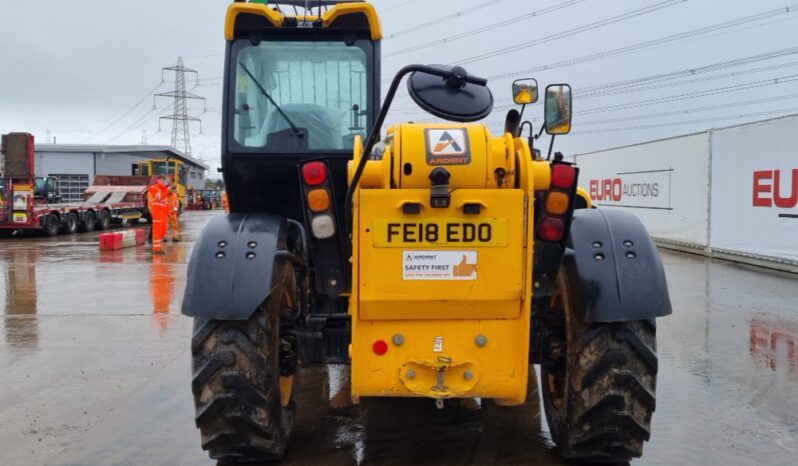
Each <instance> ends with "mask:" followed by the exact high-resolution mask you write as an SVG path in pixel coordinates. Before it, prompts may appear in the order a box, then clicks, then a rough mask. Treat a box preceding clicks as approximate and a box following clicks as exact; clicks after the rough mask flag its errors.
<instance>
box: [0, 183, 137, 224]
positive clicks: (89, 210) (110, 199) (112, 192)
mask: <svg viewBox="0 0 798 466" xmlns="http://www.w3.org/2000/svg"><path fill="white" fill-rule="evenodd" d="M6 184H7V187H6V189H5V190H4V191H5V192H20V191H22V192H26V191H29V190H26V189H25V188H26V186H25V185H19V184H17V185H15V186H13V185H11V183H8V182H7V183H6ZM9 185H10V186H9ZM9 188H11V189H9ZM20 188H21V189H20ZM146 191H147V186H146V185H144V186H98V185H95V186H91V187H90V188H89V189H88V190H87V191H86V193H87V196H88V198H87V199H86V200H85V201H83V202H79V203H43V202H38V201H34V200H31V199H30V198H27V197H28V196H27V195H23V196H24V198H27V199H24V198H23V196H18V197H16V198H14V199H10V200H9V201H10V202H8V204H9V205H7V206H4V207H5V208H3V209H2V211H0V230H39V231H41V232H43V233H45V234H46V235H48V236H55V235H57V234H59V233H65V234H72V233H76V232H78V231H94V230H107V229H108V228H110V227H111V225H113V224H121V223H122V222H123V221H125V220H127V221H129V222H133V221H138V220H139V219H141V218H144V219H147V218H149V216H148V210H147V206H146V201H145V194H146ZM22 202H25V205H24V208H23V204H22Z"/></svg>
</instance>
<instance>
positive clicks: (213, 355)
mask: <svg viewBox="0 0 798 466" xmlns="http://www.w3.org/2000/svg"><path fill="white" fill-rule="evenodd" d="M286 272H287V273H285V274H283V278H282V280H280V284H279V285H278V286H277V287H276V288H275V289H273V290H272V293H271V295H270V296H269V298H268V299H267V300H266V301H265V302H264V303H263V304H262V305H261V306H260V308H259V309H258V310H257V311H255V313H254V314H253V315H252V316H251V317H250V318H249V320H247V321H222V320H210V319H201V318H195V319H194V335H193V338H192V340H191V347H192V366H193V374H194V375H193V380H192V391H193V393H194V405H195V408H196V416H195V420H196V424H197V427H199V429H200V433H201V436H202V448H203V449H204V450H207V451H208V453H209V455H210V457H211V458H212V459H215V460H221V461H225V462H232V463H249V462H264V461H273V460H277V459H279V458H281V457H282V456H283V453H284V452H285V447H286V445H287V443H288V439H289V437H290V435H291V431H292V430H293V424H294V411H295V405H294V400H293V394H294V383H293V381H294V371H295V368H296V365H295V363H293V364H292V363H291V362H290V361H287V360H286V353H285V352H286V349H287V348H290V347H291V346H292V342H293V341H292V335H290V333H287V334H281V333H283V332H282V331H281V321H280V317H281V315H284V314H285V313H286V312H290V311H291V310H290V309H289V308H290V307H292V306H295V303H293V301H294V296H296V294H295V291H294V290H295V289H296V281H295V279H294V278H293V276H294V275H293V270H291V267H286ZM288 272H290V273H288ZM293 354H296V352H295V351H294V352H293Z"/></svg>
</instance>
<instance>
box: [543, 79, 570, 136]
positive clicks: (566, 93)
mask: <svg viewBox="0 0 798 466" xmlns="http://www.w3.org/2000/svg"><path fill="white" fill-rule="evenodd" d="M545 116H546V132H547V133H549V134H568V133H570V132H571V86H569V85H568V84H552V85H550V86H547V87H546V101H545Z"/></svg>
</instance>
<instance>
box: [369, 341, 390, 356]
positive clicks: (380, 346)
mask: <svg viewBox="0 0 798 466" xmlns="http://www.w3.org/2000/svg"><path fill="white" fill-rule="evenodd" d="M371 350H372V351H374V354H376V355H377V356H382V355H383V354H385V353H387V352H388V343H387V342H386V341H385V340H377V341H375V342H374V344H373V345H371Z"/></svg>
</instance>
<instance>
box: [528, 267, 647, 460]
mask: <svg viewBox="0 0 798 466" xmlns="http://www.w3.org/2000/svg"><path fill="white" fill-rule="evenodd" d="M571 290H572V289H571V288H570V287H569V284H568V279H567V277H566V274H565V273H564V271H562V270H561V271H560V274H559V276H558V277H557V284H556V289H555V292H554V295H553V297H552V298H551V303H550V305H549V308H548V309H547V310H546V314H545V321H546V325H547V327H546V329H547V331H548V334H549V339H548V346H547V350H546V354H545V355H544V362H543V364H541V385H542V394H543V402H544V407H545V410H546V418H547V420H548V423H549V429H550V430H551V435H552V438H553V440H554V442H555V443H556V444H557V448H558V450H559V451H560V454H561V455H562V456H563V457H565V458H566V459H569V460H577V461H596V462H612V463H625V462H627V461H629V460H630V459H631V458H633V457H635V458H639V457H640V456H641V455H642V454H643V443H644V442H645V441H647V440H648V439H649V437H650V432H651V417H652V414H653V412H654V408H655V405H656V398H655V387H656V378H657V364H658V363H657V354H656V335H655V334H656V331H655V327H654V322H653V320H652V321H648V320H643V321H634V322H612V323H594V324H587V323H583V322H581V321H580V320H579V319H578V318H577V317H576V315H577V314H578V313H576V312H575V309H574V308H573V306H572V304H573V303H574V300H573V295H572V291H571Z"/></svg>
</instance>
